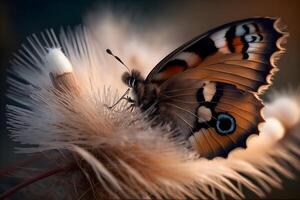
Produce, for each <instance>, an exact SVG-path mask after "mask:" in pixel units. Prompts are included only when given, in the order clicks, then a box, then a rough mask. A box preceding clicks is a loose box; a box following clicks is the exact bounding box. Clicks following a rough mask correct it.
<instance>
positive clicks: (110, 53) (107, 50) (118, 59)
mask: <svg viewBox="0 0 300 200" xmlns="http://www.w3.org/2000/svg"><path fill="white" fill-rule="evenodd" d="M106 53H108V54H109V55H111V56H113V57H114V58H115V59H116V60H117V61H119V62H120V63H121V64H122V65H123V66H124V67H126V69H127V70H128V72H130V70H129V68H128V67H127V65H125V63H124V62H123V61H122V60H121V59H120V58H119V57H118V56H116V55H115V54H113V52H112V51H111V50H110V49H106Z"/></svg>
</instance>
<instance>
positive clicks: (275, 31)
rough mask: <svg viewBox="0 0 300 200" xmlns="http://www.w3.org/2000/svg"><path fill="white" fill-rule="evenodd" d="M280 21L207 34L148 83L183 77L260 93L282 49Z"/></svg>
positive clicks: (238, 24)
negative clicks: (182, 75) (230, 85)
mask: <svg viewBox="0 0 300 200" xmlns="http://www.w3.org/2000/svg"><path fill="white" fill-rule="evenodd" d="M282 29H283V25H281V24H280V22H279V19H273V18H251V19H246V20H241V21H236V22H232V23H229V24H226V25H223V26H221V27H218V28H216V29H214V30H211V31H209V32H208V33H205V34H203V35H201V36H198V37H197V38H195V39H193V40H191V41H189V42H187V43H186V44H184V45H182V46H181V47H179V48H178V49H176V50H175V51H174V52H172V53H171V54H170V55H168V56H167V57H166V58H164V59H163V60H162V61H161V62H160V63H158V65H157V66H156V67H155V68H154V69H153V70H152V71H151V72H150V74H149V75H148V77H147V78H146V81H147V82H153V83H157V84H159V85H160V84H162V83H164V82H165V81H167V80H168V79H170V78H171V77H173V76H175V75H181V74H182V73H184V74H185V75H186V76H189V77H191V78H196V79H207V80H211V81H217V82H224V83H229V84H233V85H236V86H237V87H238V88H239V89H242V90H247V91H252V92H259V91H261V90H262V89H265V88H266V86H267V85H269V84H270V82H271V77H272V75H273V73H274V72H275V71H276V67H275V63H274V62H275V60H276V59H277V58H278V55H279V54H281V53H282V52H283V51H284V49H283V48H282V47H281V44H282V43H283V41H284V38H285V37H286V36H287V33H284V32H282Z"/></svg>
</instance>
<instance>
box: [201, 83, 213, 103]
mask: <svg viewBox="0 0 300 200" xmlns="http://www.w3.org/2000/svg"><path fill="white" fill-rule="evenodd" d="M215 93H216V84H215V83H213V82H206V84H205V86H204V88H203V96H204V99H205V101H211V100H212V98H213V97H214V95H215Z"/></svg>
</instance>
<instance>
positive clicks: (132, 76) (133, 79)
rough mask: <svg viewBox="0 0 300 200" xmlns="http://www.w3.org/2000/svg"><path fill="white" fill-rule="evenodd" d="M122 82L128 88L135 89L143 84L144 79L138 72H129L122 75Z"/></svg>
mask: <svg viewBox="0 0 300 200" xmlns="http://www.w3.org/2000/svg"><path fill="white" fill-rule="evenodd" d="M122 81H123V83H125V84H126V85H128V87H130V88H133V89H136V88H137V87H138V86H139V85H141V84H143V83H144V78H143V77H142V75H141V73H140V72H139V71H137V70H132V71H131V72H124V73H123V75H122Z"/></svg>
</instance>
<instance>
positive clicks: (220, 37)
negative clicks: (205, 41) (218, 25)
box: [210, 29, 228, 48]
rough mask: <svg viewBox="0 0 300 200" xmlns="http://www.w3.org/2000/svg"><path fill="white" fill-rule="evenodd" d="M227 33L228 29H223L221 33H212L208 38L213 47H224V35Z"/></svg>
mask: <svg viewBox="0 0 300 200" xmlns="http://www.w3.org/2000/svg"><path fill="white" fill-rule="evenodd" d="M227 31H228V29H224V30H222V31H218V32H216V33H213V34H212V35H211V36H210V38H211V39H212V40H213V41H214V43H215V46H216V47H217V48H220V47H224V46H226V39H225V34H226V32H227Z"/></svg>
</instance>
